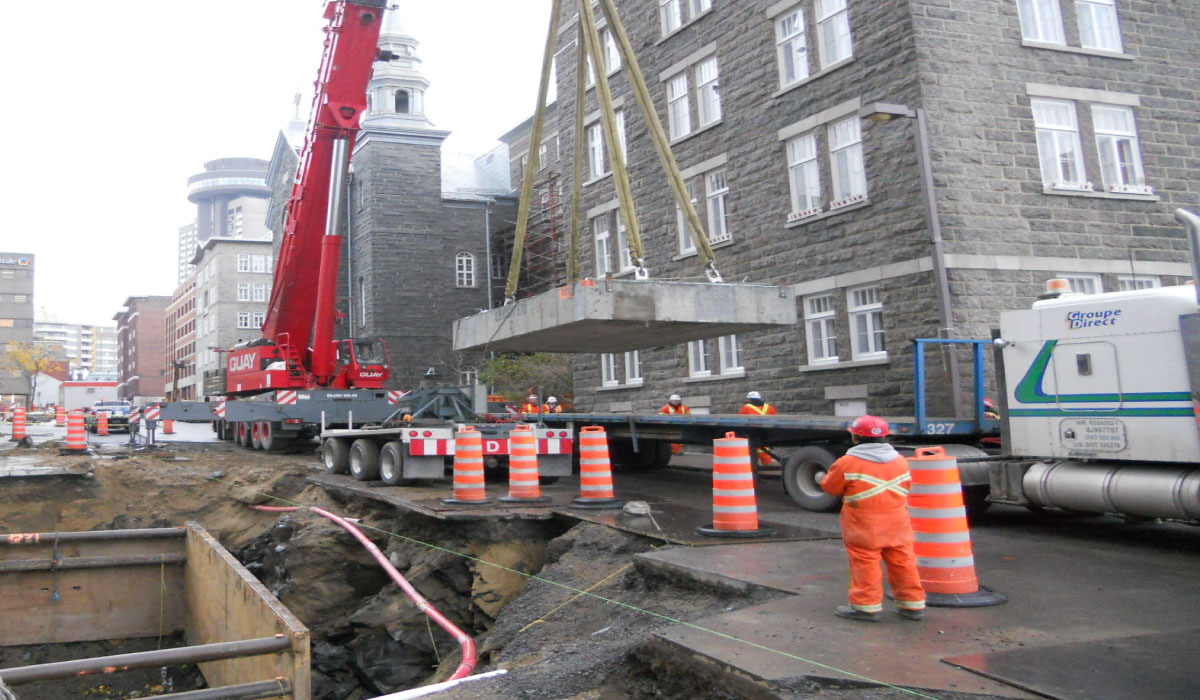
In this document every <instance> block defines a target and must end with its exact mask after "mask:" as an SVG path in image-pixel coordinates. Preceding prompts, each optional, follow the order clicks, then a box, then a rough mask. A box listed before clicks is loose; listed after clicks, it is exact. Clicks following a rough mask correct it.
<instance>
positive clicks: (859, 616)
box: [833, 605, 879, 622]
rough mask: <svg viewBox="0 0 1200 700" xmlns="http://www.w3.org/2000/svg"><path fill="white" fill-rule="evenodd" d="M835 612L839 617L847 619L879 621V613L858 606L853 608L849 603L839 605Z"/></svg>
mask: <svg viewBox="0 0 1200 700" xmlns="http://www.w3.org/2000/svg"><path fill="white" fill-rule="evenodd" d="M833 614H834V615H837V616H838V617H844V618H846V619H847V620H858V621H859V622H879V613H877V612H867V611H866V610H859V609H858V608H852V607H850V606H849V605H839V606H837V609H836V610H834V611H833Z"/></svg>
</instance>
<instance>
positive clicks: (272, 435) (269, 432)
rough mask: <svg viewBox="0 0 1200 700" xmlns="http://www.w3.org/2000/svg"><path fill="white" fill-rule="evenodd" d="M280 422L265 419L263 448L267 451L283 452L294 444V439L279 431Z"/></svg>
mask: <svg viewBox="0 0 1200 700" xmlns="http://www.w3.org/2000/svg"><path fill="white" fill-rule="evenodd" d="M280 427H281V426H280V424H279V423H272V422H270V421H263V424H262V434H261V437H262V448H263V449H264V450H266V451H267V452H281V451H283V450H286V449H287V448H288V447H290V446H291V444H292V439H291V438H290V437H287V436H285V435H282V434H281V433H280V432H279V429H280Z"/></svg>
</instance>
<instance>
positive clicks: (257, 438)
mask: <svg viewBox="0 0 1200 700" xmlns="http://www.w3.org/2000/svg"><path fill="white" fill-rule="evenodd" d="M264 424H265V421H261V420H256V421H254V422H252V423H251V424H250V446H251V447H252V448H254V449H256V450H261V449H262V448H263V442H262V439H263V425H264Z"/></svg>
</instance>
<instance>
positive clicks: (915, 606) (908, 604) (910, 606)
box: [896, 600, 925, 610]
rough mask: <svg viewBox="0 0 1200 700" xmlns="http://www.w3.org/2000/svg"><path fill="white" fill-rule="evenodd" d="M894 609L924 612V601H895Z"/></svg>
mask: <svg viewBox="0 0 1200 700" xmlns="http://www.w3.org/2000/svg"><path fill="white" fill-rule="evenodd" d="M896 607H898V608H900V609H901V610H924V609H925V601H923V600H897V601H896Z"/></svg>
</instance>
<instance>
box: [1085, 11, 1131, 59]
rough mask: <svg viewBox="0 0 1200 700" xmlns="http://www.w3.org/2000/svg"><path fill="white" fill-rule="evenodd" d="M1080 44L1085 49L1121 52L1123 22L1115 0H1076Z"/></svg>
mask: <svg viewBox="0 0 1200 700" xmlns="http://www.w3.org/2000/svg"><path fill="white" fill-rule="evenodd" d="M1075 18H1076V20H1077V21H1078V22H1079V45H1080V46H1082V47H1083V48H1085V49H1097V50H1099V51H1114V52H1118V53H1119V52H1121V51H1122V50H1123V46H1122V44H1121V24H1120V20H1119V19H1118V17H1117V4H1116V2H1115V0H1075Z"/></svg>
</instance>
